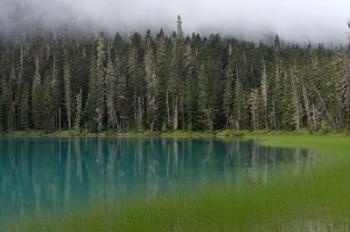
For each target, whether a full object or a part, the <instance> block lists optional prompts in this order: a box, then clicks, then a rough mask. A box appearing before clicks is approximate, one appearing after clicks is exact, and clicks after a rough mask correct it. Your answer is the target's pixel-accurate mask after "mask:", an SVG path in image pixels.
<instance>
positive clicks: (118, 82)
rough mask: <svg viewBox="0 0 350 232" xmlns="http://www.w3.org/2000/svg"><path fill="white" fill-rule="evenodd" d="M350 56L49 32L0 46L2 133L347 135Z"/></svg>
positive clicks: (230, 42)
mask: <svg viewBox="0 0 350 232" xmlns="http://www.w3.org/2000/svg"><path fill="white" fill-rule="evenodd" d="M349 54H350V53H349V48H347V47H341V46H339V47H334V48H327V47H324V46H322V45H319V46H316V47H314V46H298V45H297V44H285V45H281V42H280V40H279V37H278V36H276V38H275V42H274V43H273V44H267V43H259V44H257V43H252V42H245V41H241V40H236V39H234V38H226V37H225V38H223V37H221V36H220V35H219V34H211V35H209V36H206V37H202V36H201V35H199V34H192V35H191V36H187V35H185V34H184V33H183V30H182V20H181V17H178V20H177V28H176V30H175V31H174V32H173V34H171V35H167V34H165V33H164V32H163V31H162V30H161V31H160V32H158V33H157V34H153V33H151V31H147V33H146V34H145V35H141V34H139V33H134V34H132V35H131V36H129V37H124V36H122V35H121V34H119V33H117V34H116V35H115V36H114V37H112V38H110V37H108V36H105V35H104V34H102V33H100V34H98V35H96V36H94V37H88V36H87V37H85V38H78V37H74V36H70V35H68V34H67V35H65V34H60V35H59V36H56V35H55V34H54V33H48V34H47V36H31V37H22V38H21V39H18V40H17V41H16V42H13V43H4V44H2V45H1V47H0V131H3V132H9V131H14V130H29V129H35V130H46V131H55V130H61V129H86V130H89V131H103V130H115V131H128V130H139V131H142V130H152V131H153V130H155V131H161V130H163V131H165V130H178V129H184V130H217V129H226V128H227V129H237V130H238V129H249V130H258V129H268V130H296V131H298V130H300V129H302V128H308V129H309V130H310V131H313V132H316V131H318V130H320V129H324V128H330V129H334V130H338V131H339V130H342V129H348V128H349V127H350V60H349V59H350V58H349Z"/></svg>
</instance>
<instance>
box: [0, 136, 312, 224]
mask: <svg viewBox="0 0 350 232" xmlns="http://www.w3.org/2000/svg"><path fill="white" fill-rule="evenodd" d="M313 160H314V157H313V154H312V153H310V152H309V151H308V150H305V149H283V148H275V147H264V146H260V145H259V144H258V143H257V142H256V141H254V140H238V139H237V140H231V141H223V140H220V139H170V138H169V139H168V138H54V137H40V138H39V137H38V138H36V137H0V223H1V224H2V223H5V222H9V221H16V220H18V219H20V218H23V217H28V216H30V215H33V214H35V213H39V212H40V213H44V214H45V213H47V214H54V215H56V214H58V215H59V214H61V213H64V212H66V211H71V210H84V208H86V207H89V206H90V205H95V204H96V202H101V203H103V204H118V202H120V201H125V200H130V199H133V198H146V199H152V198H156V197H159V196H161V195H162V194H165V193H169V192H174V191H188V192H193V191H199V190H200V189H201V188H208V187H209V188H210V187H211V186H213V187H215V186H216V185H217V184H224V185H237V186H239V185H241V184H244V183H246V182H249V181H258V182H268V181H269V179H270V178H272V177H273V176H276V175H280V174H282V173H284V172H290V173H295V172H297V173H299V172H302V171H303V170H306V169H307V168H308V167H310V165H313Z"/></svg>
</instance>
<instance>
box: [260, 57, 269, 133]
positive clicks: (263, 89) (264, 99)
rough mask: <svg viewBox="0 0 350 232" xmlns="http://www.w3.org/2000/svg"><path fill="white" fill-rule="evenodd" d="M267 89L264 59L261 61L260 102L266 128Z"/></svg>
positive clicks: (266, 127)
mask: <svg viewBox="0 0 350 232" xmlns="http://www.w3.org/2000/svg"><path fill="white" fill-rule="evenodd" d="M267 90H268V82H267V74H266V65H265V61H264V62H263V74H262V77H261V87H260V93H261V102H262V105H263V106H262V107H263V115H264V127H265V129H268V102H267V100H268V99H267Z"/></svg>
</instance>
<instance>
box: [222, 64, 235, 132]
mask: <svg viewBox="0 0 350 232" xmlns="http://www.w3.org/2000/svg"><path fill="white" fill-rule="evenodd" d="M232 80H233V71H232V67H231V65H230V64H229V65H228V66H227V70H226V83H225V89H224V95H223V101H224V111H225V118H226V128H229V127H232V103H233V93H232V92H233V91H232Z"/></svg>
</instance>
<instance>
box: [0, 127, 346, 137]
mask: <svg viewBox="0 0 350 232" xmlns="http://www.w3.org/2000/svg"><path fill="white" fill-rule="evenodd" d="M0 135H3V136H29V137H164V138H210V137H217V138H236V137H247V138H256V137H266V136H269V137H270V136H317V137H318V136H332V137H346V136H350V131H347V130H344V131H341V132H334V131H328V132H318V133H311V132H310V131H308V130H306V129H303V130H300V131H283V130H280V131H273V130H271V131H270V130H258V131H248V130H240V131H238V130H229V129H228V130H216V131H185V130H177V131H153V132H152V131H127V132H116V131H102V132H89V131H85V130H61V131H54V132H47V131H41V130H27V131H12V132H6V133H1V134H0Z"/></svg>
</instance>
